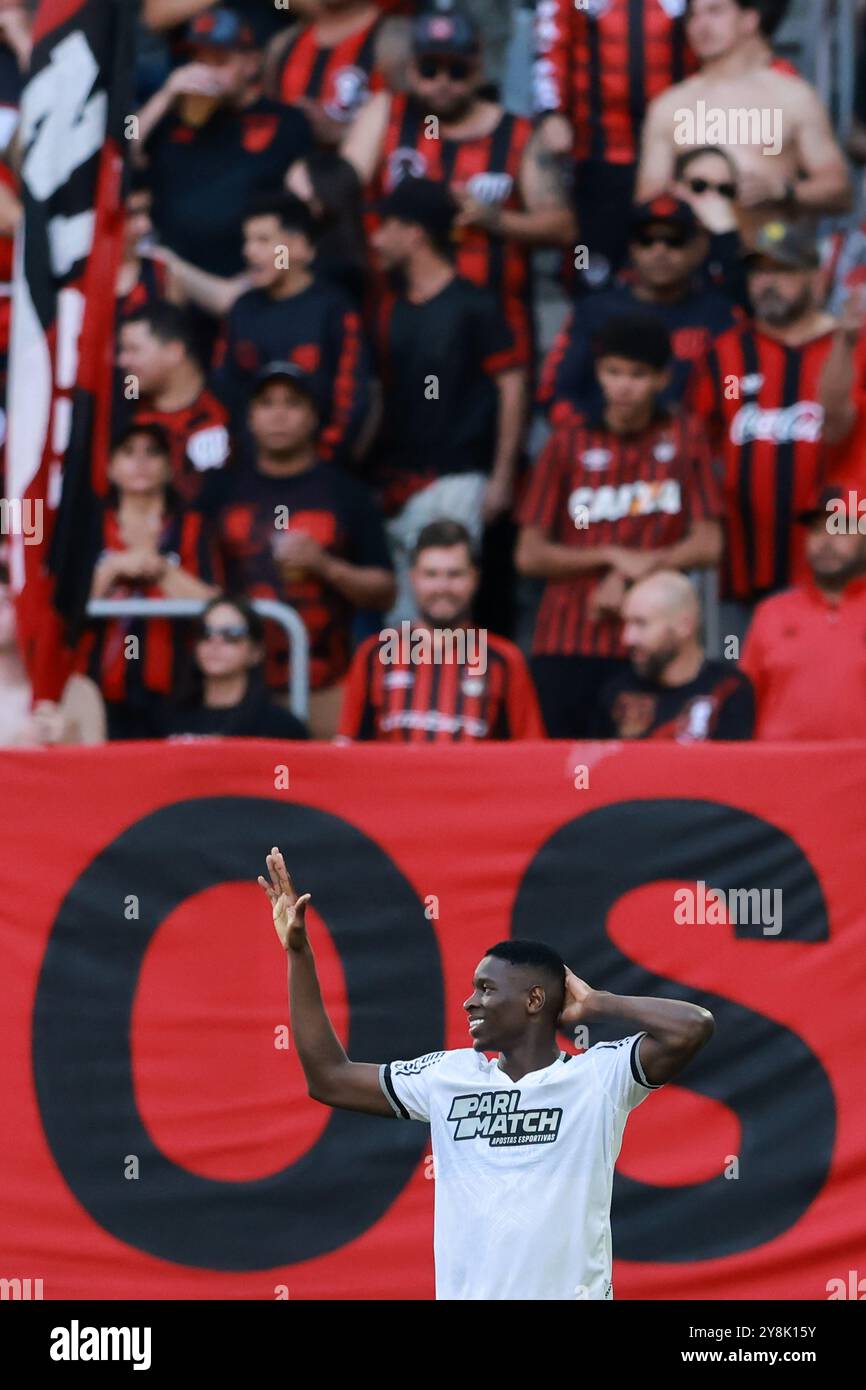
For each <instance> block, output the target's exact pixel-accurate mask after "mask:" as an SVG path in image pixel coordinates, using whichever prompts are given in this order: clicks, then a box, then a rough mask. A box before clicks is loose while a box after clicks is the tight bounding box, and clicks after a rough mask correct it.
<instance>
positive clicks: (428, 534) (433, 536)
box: [412, 517, 478, 565]
mask: <svg viewBox="0 0 866 1390" xmlns="http://www.w3.org/2000/svg"><path fill="white" fill-rule="evenodd" d="M452 545H465V546H466V549H467V551H468V552H469V559H470V560H471V561H472V563H473V565H476V564H477V563H478V558H477V556H476V554H475V546H474V544H473V541H472V536H471V534H470V533H469V531H468V530H467V528H466V527H465V526H464V525H463V522H462V521H451V520H450V519H449V518H447V517H443V518H442V519H441V520H440V521H428V523H427V525H426V526H423V527H422V528H421V530H420V531H419V532H418V539H417V540H416V542H415V545H414V546H413V548H412V562H413V564H414V562H415V561H416V560H417V559H418V556H419V555H420V554H421V553H422V552H423V551H425V550H433V548H434V547H437V548H438V547H440V546H441V547H444V548H447V547H448V546H452Z"/></svg>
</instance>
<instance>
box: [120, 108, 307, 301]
mask: <svg viewBox="0 0 866 1390" xmlns="http://www.w3.org/2000/svg"><path fill="white" fill-rule="evenodd" d="M312 143H313V139H312V132H311V130H310V125H309V122H308V121H307V118H306V116H305V115H304V114H303V112H302V111H300V110H299V109H298V108H297V107H295V106H283V105H281V104H280V103H279V102H276V101H270V100H269V99H268V98H267V97H259V99H258V100H257V101H255V102H253V103H252V104H251V105H250V106H246V107H244V108H243V109H242V110H235V109H234V108H230V107H220V108H219V109H218V110H217V111H215V112H214V114H213V115H212V116H211V118H210V119H209V120H208V121H206V122H205V124H204V125H203V126H191V125H188V124H187V123H186V122H185V121H183V120H181V118H180V116H179V115H177V114H176V113H175V112H174V111H170V112H169V113H168V114H167V115H166V116H164V117H163V119H162V120H161V121H160V122H159V124H158V125H157V126H156V127H155V129H154V130H153V131H152V132H151V135H150V138H149V140H148V142H147V156H148V161H149V178H150V184H151V188H152V190H153V221H154V225H155V226H156V228H157V229H158V231H159V235H160V238H161V240H162V241H163V242H164V244H165V245H166V246H168V247H170V248H171V250H172V251H176V252H177V254H178V255H179V256H183V257H184V259H185V260H188V261H191V262H192V263H193V265H196V266H199V267H200V268H201V269H202V270H208V271H210V272H211V273H212V274H214V275H236V274H238V272H239V271H241V270H242V269H243V266H244V262H243V256H242V237H241V224H242V222H243V219H244V217H245V216H246V212H247V208H248V207H249V205H250V203H251V201H252V200H253V198H254V197H255V195H256V194H258V193H269V192H272V191H274V190H278V189H280V188H281V187H282V183H283V179H284V177H285V174H286V170H287V169H288V167H289V165H290V164H292V163H293V161H294V160H296V159H299V158H300V157H301V156H302V155H305V154H306V153H307V152H308V150H309V149H310V148H311V147H312Z"/></svg>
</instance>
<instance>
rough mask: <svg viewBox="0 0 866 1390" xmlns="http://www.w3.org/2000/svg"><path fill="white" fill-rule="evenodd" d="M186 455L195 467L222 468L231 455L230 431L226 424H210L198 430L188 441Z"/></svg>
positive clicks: (203, 468) (199, 469)
mask: <svg viewBox="0 0 866 1390" xmlns="http://www.w3.org/2000/svg"><path fill="white" fill-rule="evenodd" d="M186 456H187V458H188V459H189V461H190V463H191V464H192V466H193V468H196V469H198V471H199V472H200V473H201V472H204V470H205V469H206V468H222V466H223V464H224V463H225V461H226V459H227V458H228V456H229V432H228V430H227V429H226V427H225V425H210V426H208V428H207V429H203V430H196V431H195V433H194V434H191V435H190V437H189V439H188V440H187V441H186Z"/></svg>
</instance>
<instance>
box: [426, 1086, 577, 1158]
mask: <svg viewBox="0 0 866 1390" xmlns="http://www.w3.org/2000/svg"><path fill="white" fill-rule="evenodd" d="M448 1119H449V1120H450V1121H452V1122H453V1124H454V1135H453V1137H454V1139H486V1140H487V1142H488V1144H489V1145H490V1147H491V1149H493V1148H503V1147H505V1146H506V1145H507V1146H508V1147H510V1146H511V1145H513V1144H552V1143H554V1142H555V1140H556V1136H557V1135H558V1134H559V1125H560V1121H561V1120H562V1110H561V1109H560V1108H559V1107H558V1106H555V1107H549V1108H548V1107H544V1108H539V1109H537V1110H521V1109H520V1092H519V1091H514V1090H512V1091H480V1092H477V1093H475V1094H474V1095H467V1096H455V1097H454V1099H453V1100H452V1102H451V1109H450V1110H449V1112H448Z"/></svg>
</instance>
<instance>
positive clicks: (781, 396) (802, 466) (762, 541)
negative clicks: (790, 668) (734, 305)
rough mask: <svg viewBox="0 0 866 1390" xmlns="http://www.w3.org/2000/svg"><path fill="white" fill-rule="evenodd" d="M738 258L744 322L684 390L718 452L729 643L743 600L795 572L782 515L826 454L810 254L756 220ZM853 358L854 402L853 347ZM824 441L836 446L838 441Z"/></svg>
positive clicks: (817, 279) (794, 550)
mask: <svg viewBox="0 0 866 1390" xmlns="http://www.w3.org/2000/svg"><path fill="white" fill-rule="evenodd" d="M745 259H746V274H747V283H748V290H749V297H750V300H751V303H752V308H753V311H754V321H753V322H747V323H745V324H742V325H738V326H736V327H734V328H731V329H729V330H728V332H727V333H723V334H722V335H721V337H719V338H717V339H716V342H715V343H714V345H713V347H712V348H711V349H710V351H709V353H708V354H707V357H706V359H705V361H704V362H703V363H700V364H699V365H698V367H697V368H696V371H695V376H694V379H693V382H692V385H691V386H690V388H689V393H688V401H689V406H690V409H692V410H694V411H695V412H696V413H697V414H698V415H699V416H700V417H701V418H702V419H703V420H704V421H705V424H706V427H707V429H708V432H709V434H710V436H711V438H712V439H713V442H714V446H715V448H716V450H717V452H718V454H719V455H720V457H721V464H722V471H723V483H724V491H725V528H726V547H725V566H724V571H723V580H724V586H723V598H724V599H725V601H726V602H725V603H724V604H723V606H722V631H723V633H725V634H730V635H734V636H737V637H740V638H741V637H742V636H744V635H745V631H746V628H747V626H748V623H749V619H750V617H751V612H752V609H753V607H754V605H755V603H756V602H757V601H758V600H759V599H760V598H763V597H765V596H766V595H768V594H771V593H775V592H777V591H778V590H779V589H784V588H786V587H787V586H788V585H789V584H790V583H792V582H796V581H797V580H798V579H800V578H802V577H803V576H804V573H805V562H804V556H803V545H802V535H801V533H800V532H799V531H798V528H796V527H794V526H793V525H792V522H793V519H794V516H795V514H796V513H797V512H798V511H801V510H802V509H803V507H805V506H806V505H807V503H808V501H809V499H810V498H811V497H812V496H813V495H814V492H815V489H816V487H817V486H818V485H819V484H820V481H821V479H822V476H826V474H823V473H822V470H823V469H824V467H825V466H827V462H828V458H830V457H831V456H829V455H827V443H828V441H826V440H825V438H824V434H823V423H824V410H823V406H822V403H821V393H822V381H823V379H824V377H825V375H826V367H827V363H828V359H829V356H830V353H831V349H832V348H833V345H834V340H835V336H836V327H837V325H836V320H835V319H834V318H833V316H832V315H831V314H828V313H826V312H825V311H824V309H823V308H822V307H821V305H822V295H821V272H820V269H819V256H818V250H817V246H816V244H815V240H814V238H813V237H812V236H811V235H810V233H809V232H808V231H807V230H806V229H805V228H804V227H802V226H801V225H794V224H791V223H786V222H781V221H780V222H768V223H766V224H765V225H764V226H763V227H762V228H761V229H760V231H759V232H758V234H757V236H756V238H755V240H754V242H753V244H752V246H751V248H750V249H749V251H748V252H747V254H746V258H745ZM859 364H860V365H859V369H858V371H857V380H858V383H859V392H860V395H861V399H862V393H863V383H864V381H866V367H864V359H863V356H862V349H861V355H860V357H859ZM830 442H831V443H833V444H834V445H838V446H839V447H840V448H841V447H843V446H844V441H842V440H840V439H838V436H837V437H834V439H833V440H832V441H830Z"/></svg>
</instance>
